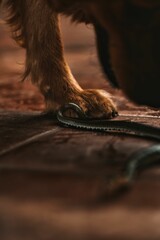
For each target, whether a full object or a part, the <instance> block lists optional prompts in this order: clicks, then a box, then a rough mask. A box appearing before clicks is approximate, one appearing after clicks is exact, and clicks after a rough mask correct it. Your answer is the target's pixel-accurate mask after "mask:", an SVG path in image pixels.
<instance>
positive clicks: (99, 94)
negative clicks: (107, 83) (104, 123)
mask: <svg viewBox="0 0 160 240" xmlns="http://www.w3.org/2000/svg"><path fill="white" fill-rule="evenodd" d="M70 102H72V103H75V104H77V105H78V106H79V107H80V108H81V109H82V110H83V112H84V113H85V115H86V117H88V118H97V119H98V118H103V119H105V118H108V119H110V118H113V117H115V116H117V115H118V112H117V108H116V106H115V105H114V103H113V101H112V100H111V98H110V96H109V94H108V93H107V92H105V91H103V90H83V91H82V92H80V93H79V94H77V95H74V96H73V95H72V96H69V97H68V99H67V103H70ZM67 116H71V117H75V116H74V112H73V111H69V112H68V113H67Z"/></svg>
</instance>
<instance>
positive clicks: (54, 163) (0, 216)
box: [0, 20, 160, 240]
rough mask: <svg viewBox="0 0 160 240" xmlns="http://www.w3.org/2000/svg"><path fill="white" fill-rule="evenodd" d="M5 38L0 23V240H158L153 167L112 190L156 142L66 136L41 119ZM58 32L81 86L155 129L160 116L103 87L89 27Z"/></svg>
mask: <svg viewBox="0 0 160 240" xmlns="http://www.w3.org/2000/svg"><path fill="white" fill-rule="evenodd" d="M6 31H7V30H6V27H4V25H3V24H1V26H0V60H1V61H0V91H1V99H0V109H1V110H0V137H1V138H0V239H1V240H22V239H23V240H53V239H56V240H103V239H105V240H106V239H107V240H159V239H160V168H159V166H153V167H152V168H150V169H147V170H145V171H143V172H141V173H139V174H138V175H137V176H136V178H135V180H134V182H133V183H132V185H131V186H130V187H129V188H127V189H123V191H122V189H121V191H119V188H118V189H112V187H111V186H112V185H111V184H112V180H113V179H114V178H117V176H121V174H122V172H123V168H124V166H125V164H126V163H127V161H128V159H130V158H131V157H132V156H133V154H136V153H138V152H141V151H143V149H146V148H148V147H149V146H153V145H156V144H158V142H156V141H153V140H147V139H140V138H134V137H126V136H125V137H124V136H114V135H108V134H104V133H103V134H102V133H96V132H87V131H79V130H75V129H67V128H64V127H62V126H60V125H58V123H57V121H56V120H55V119H54V117H52V116H47V115H45V114H44V113H41V112H42V111H43V109H44V105H43V99H42V97H41V96H40V94H39V93H38V91H37V89H36V88H35V87H33V86H32V85H31V84H30V83H29V81H28V82H25V83H24V84H22V83H20V82H19V81H18V78H19V75H20V73H22V68H23V65H22V63H23V61H24V52H23V50H21V49H19V48H17V46H16V45H15V44H14V43H13V42H12V41H11V39H10V38H9V37H8V34H7V32H6ZM63 33H64V40H65V49H66V57H67V59H68V61H69V63H70V66H71V68H72V70H73V73H74V75H75V76H76V78H77V79H78V81H79V82H80V84H81V85H82V86H83V87H85V88H87V87H88V88H91V87H92V88H103V89H109V91H110V92H111V93H113V95H114V100H115V101H116V103H117V105H118V108H119V110H120V112H121V113H123V114H134V115H138V116H137V117H135V120H136V121H139V122H143V123H147V124H152V125H155V126H160V111H159V110H154V109H149V108H147V107H144V106H142V107H139V106H136V105H134V104H133V103H131V102H129V101H128V100H126V99H125V97H124V96H123V94H122V93H121V92H120V91H115V90H113V89H111V87H110V86H109V84H108V83H107V82H105V80H104V77H103V75H102V73H101V71H100V67H99V65H98V62H97V60H96V52H95V49H94V37H93V33H92V29H91V28H90V27H83V26H80V27H77V26H76V27H75V26H72V27H71V26H70V25H69V24H68V22H66V20H64V21H63ZM19 63H20V64H19ZM116 190H117V191H116Z"/></svg>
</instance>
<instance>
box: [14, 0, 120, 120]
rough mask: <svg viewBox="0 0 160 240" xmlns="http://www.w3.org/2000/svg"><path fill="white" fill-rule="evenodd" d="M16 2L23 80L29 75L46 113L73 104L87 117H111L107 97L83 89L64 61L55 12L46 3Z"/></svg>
mask: <svg viewBox="0 0 160 240" xmlns="http://www.w3.org/2000/svg"><path fill="white" fill-rule="evenodd" d="M16 2H17V3H18V4H19V5H18V7H19V9H20V11H22V12H23V14H22V16H21V18H22V19H21V24H22V34H23V36H24V38H25V43H24V45H25V47H26V57H27V58H26V72H25V77H27V76H28V75H30V76H31V78H32V81H33V83H35V84H36V85H37V86H38V87H39V89H40V91H41V92H42V94H43V95H44V98H45V102H46V108H47V110H48V111H55V110H56V109H57V107H58V106H60V105H63V104H65V103H69V102H73V103H76V104H78V105H79V106H80V107H81V108H82V109H83V111H84V112H85V113H86V114H87V115H88V116H89V117H108V118H110V117H112V116H114V115H115V113H116V108H115V106H114V104H113V102H112V100H111V99H110V98H109V96H108V95H107V94H106V93H104V92H103V91H100V90H83V89H82V88H81V87H80V86H79V84H78V83H77V82H76V80H75V79H74V77H73V76H72V74H71V71H70V69H69V67H68V65H67V63H66V61H65V59H64V55H63V47H62V43H61V37H60V30H59V21H58V16H57V13H56V12H54V10H53V9H51V8H50V7H49V5H48V4H47V1H42V0H23V1H18V0H16V1H13V4H15V3H16Z"/></svg>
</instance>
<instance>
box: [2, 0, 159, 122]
mask: <svg viewBox="0 0 160 240" xmlns="http://www.w3.org/2000/svg"><path fill="white" fill-rule="evenodd" d="M153 1H155V6H153V5H154V4H151V5H152V6H149V7H148V5H149V3H148V2H149V0H141V1H140V2H141V3H142V8H143V9H144V8H145V12H147V13H148V10H147V9H149V10H150V9H151V11H153V9H152V8H153V7H155V8H157V6H158V7H160V4H159V3H157V0H153ZM1 2H2V3H3V0H0V3H1ZM96 2H98V3H96ZM126 2H127V5H126ZM140 5H141V4H139V3H138V9H141V6H140ZM4 6H6V8H7V9H8V12H9V19H8V23H9V24H10V25H11V27H12V31H13V37H14V39H15V40H16V41H17V43H18V44H19V45H20V46H22V47H24V48H25V49H26V70H25V74H24V78H26V77H28V76H30V77H31V79H32V81H33V82H34V83H35V84H36V85H37V86H38V87H39V89H40V91H41V92H42V94H43V95H44V98H45V102H46V106H47V109H48V110H51V111H55V109H56V108H57V106H59V105H63V104H65V103H68V102H74V103H76V104H78V105H80V106H81V107H82V109H83V110H84V112H86V113H87V115H88V116H89V117H108V118H110V117H112V116H114V115H115V114H116V112H117V110H116V107H115V106H114V103H113V102H112V100H111V99H110V98H109V96H108V95H107V94H106V93H104V92H103V91H100V90H83V89H82V88H81V87H80V86H79V84H78V83H77V82H76V80H75V79H74V77H73V76H72V74H71V71H70V69H69V67H68V65H67V63H66V61H65V58H64V55H63V46H62V43H61V36H60V30H59V20H58V14H59V13H60V12H62V13H64V14H66V15H71V16H72V18H73V20H76V21H78V22H80V21H82V22H87V23H92V24H93V25H94V26H95V29H96V33H97V35H99V31H98V30H99V27H100V28H102V29H103V30H104V31H105V32H106V33H107V31H106V30H105V29H107V30H108V33H109V38H110V39H109V41H110V48H107V47H108V45H107V43H106V46H104V47H105V49H107V56H106V58H105V56H102V55H101V54H100V58H101V60H102V64H103V66H104V69H105V70H106V72H107V74H108V75H109V77H110V78H111V81H113V82H114V83H116V81H115V76H114V74H113V71H112V69H111V64H110V62H111V63H113V70H114V71H115V75H116V76H117V80H118V82H119V84H120V86H121V87H122V88H123V89H124V90H125V92H126V93H127V94H128V95H129V96H130V97H131V98H133V99H134V100H136V101H137V102H140V103H144V104H145V103H146V104H148V105H153V106H160V99H159V98H158V94H159V90H158V94H157V88H158V87H159V83H160V81H159V80H158V81H157V78H158V77H160V70H159V69H160V67H159V63H160V61H158V60H160V57H159V56H160V54H159V55H158V53H156V54H155V53H154V54H155V56H156V57H157V59H156V63H155V64H154V60H153V59H150V60H149V61H148V62H147V61H146V59H145V56H146V55H147V54H146V53H144V52H143V51H142V53H141V55H138V53H137V55H136V54H134V50H135V48H136V44H137V41H139V39H138V37H137V39H135V40H136V41H135V42H134V41H132V37H134V35H132V34H134V32H133V33H132V32H130V31H129V34H128V33H127V32H126V31H127V29H128V30H129V28H128V25H127V24H126V22H125V21H126V19H125V18H127V16H126V12H124V8H125V7H126V6H127V8H128V9H130V8H131V7H133V8H134V7H135V6H136V11H138V10H137V3H136V0H113V1H108V0H100V1H96V0H86V1H83V0H82V1H76V0H75V1H74V0H48V1H47V0H23V1H22V0H4ZM130 12H131V13H132V9H131V10H130ZM138 14H139V12H138ZM148 14H149V13H148ZM149 16H150V15H149ZM158 17H159V15H158V14H157V18H158ZM129 19H130V18H129ZM143 19H144V20H145V21H147V20H146V19H147V18H146V16H145V14H144V18H143ZM127 21H128V20H127ZM140 22H141V21H140ZM142 22H143V20H142ZM135 23H137V24H138V20H137V21H135ZM152 23H153V21H152ZM129 24H130V26H129V27H131V28H132V30H134V31H135V32H136V31H137V32H136V33H137V34H139V30H137V29H134V27H135V25H134V16H132V17H131V20H129ZM143 24H145V22H144V23H143ZM154 24H155V26H156V27H158V26H159V25H158V24H160V21H159V19H158V21H157V22H156V19H154ZM155 26H153V31H152V32H151V33H153V32H154V33H155ZM143 27H144V26H143ZM151 30H152V27H151ZM151 33H149V32H147V30H145V33H144V37H145V35H146V41H148V42H147V44H146V47H153V43H156V44H157V45H158V40H160V36H159V34H157V37H158V39H157V40H156V39H155V38H154V41H153V42H152V41H151V38H150V34H151ZM100 39H101V38H99V37H98V43H99V40H100ZM140 40H141V42H140V41H139V42H140V44H139V45H140V46H139V47H141V44H142V41H143V40H145V38H144V39H142V37H141V38H140ZM149 41H150V42H149ZM130 42H131V44H130ZM102 43H103V45H104V42H102ZM115 44H116V47H115V46H113V45H115ZM125 44H126V46H127V47H126V49H125ZM99 45H101V42H100V44H99ZM144 45H145V43H144ZM158 46H159V45H158ZM99 47H100V46H99ZM132 47H133V52H132V51H131V48H132ZM142 48H143V46H142ZM108 49H109V50H108ZM123 50H124V51H123ZM138 50H139V49H138ZM144 50H145V51H147V50H148V49H146V48H145V49H144ZM152 50H153V49H152ZM127 51H128V53H127ZM149 51H150V54H152V53H151V50H149ZM158 51H159V48H158ZM99 52H100V51H99ZM102 52H103V51H102ZM104 52H106V51H104ZM143 54H144V55H145V56H142V55H143ZM109 55H110V57H109ZM127 55H128V56H127ZM130 55H131V56H130ZM122 56H123V57H124V60H123V59H121V58H122ZM140 57H141V58H142V59H140V60H139V58H140ZM151 57H152V58H153V54H152V56H151ZM136 58H137V59H136ZM107 59H108V60H107ZM130 60H131V62H129V61H130ZM136 61H138V62H139V63H138V65H137V67H136V69H135V68H134V67H133V64H136ZM143 61H144V62H143ZM143 67H144V69H145V70H146V69H150V72H152V74H150V72H149V71H148V74H150V75H151V76H152V77H153V78H154V79H155V80H154V84H150V80H149V81H148V80H147V81H146V82H144V76H142V74H143ZM134 71H135V72H134ZM141 71H142V74H141V73H140V72H141ZM153 71H154V72H155V74H153ZM139 73H140V75H141V79H142V80H141V79H140V78H139V75H138V74H139ZM132 76H133V77H132ZM145 76H146V75H145ZM130 77H131V78H133V79H131V80H132V83H129V81H128V80H129V78H130ZM146 86H147V87H146ZM150 86H153V90H152V89H150ZM142 90H143V93H142ZM151 91H152V92H153V93H151ZM157 98H158V100H157Z"/></svg>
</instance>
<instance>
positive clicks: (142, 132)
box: [57, 103, 160, 190]
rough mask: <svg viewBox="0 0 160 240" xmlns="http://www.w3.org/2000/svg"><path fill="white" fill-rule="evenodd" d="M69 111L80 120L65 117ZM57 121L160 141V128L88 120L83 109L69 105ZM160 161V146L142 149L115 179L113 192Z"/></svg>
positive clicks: (77, 126) (80, 127)
mask: <svg viewBox="0 0 160 240" xmlns="http://www.w3.org/2000/svg"><path fill="white" fill-rule="evenodd" d="M67 110H73V111H74V112H76V113H77V115H78V117H79V118H70V117H66V116H65V112H66V111H67ZM57 120H58V121H59V122H60V123H61V124H63V125H65V126H67V127H74V128H79V129H84V130H92V131H101V132H105V133H121V134H127V135H135V136H137V137H143V138H151V139H154V140H157V141H158V142H159V141H160V128H158V127H152V126H150V125H146V124H142V123H138V122H132V121H128V120H96V119H88V118H87V117H86V115H85V114H84V112H83V111H82V109H81V108H80V107H79V106H78V105H76V104H74V103H69V104H67V105H65V106H63V107H62V108H61V109H60V110H59V111H58V113H57ZM159 161H160V144H155V145H153V146H151V147H147V148H145V149H141V150H140V151H139V152H137V153H136V154H133V156H130V157H129V159H128V160H127V162H126V165H125V167H124V172H123V174H122V178H119V177H118V178H117V179H116V178H115V180H114V181H113V182H112V185H111V186H112V190H113V189H117V188H121V187H125V186H128V185H129V184H130V183H131V182H132V180H133V178H134V175H135V173H136V172H137V170H139V169H143V168H146V167H148V166H150V165H153V164H157V163H159Z"/></svg>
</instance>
